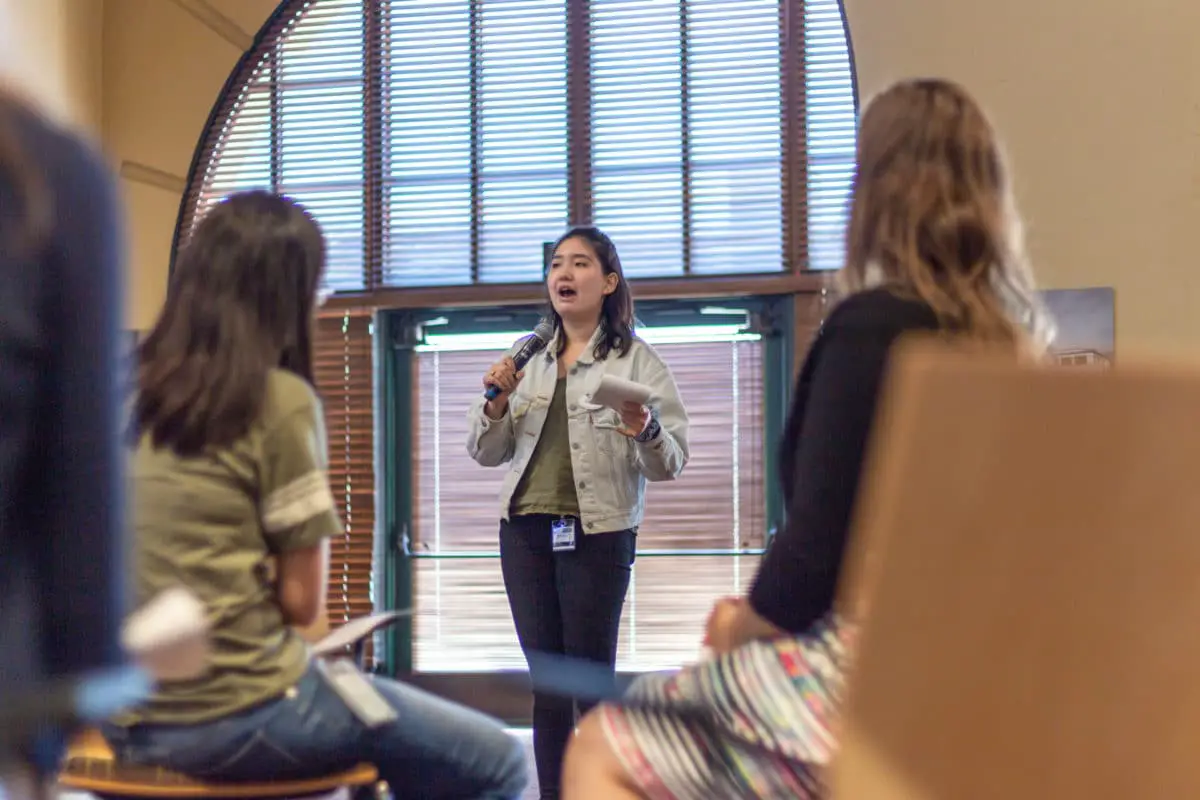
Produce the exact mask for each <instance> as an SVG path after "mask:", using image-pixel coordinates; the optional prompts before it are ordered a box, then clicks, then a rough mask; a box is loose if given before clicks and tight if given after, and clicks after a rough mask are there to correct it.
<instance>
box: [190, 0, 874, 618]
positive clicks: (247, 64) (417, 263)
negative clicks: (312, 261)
mask: <svg viewBox="0 0 1200 800" xmlns="http://www.w3.org/2000/svg"><path fill="white" fill-rule="evenodd" d="M854 125H855V96H854V86H853V77H852V71H851V65H850V58H849V48H848V44H847V38H846V33H845V27H844V22H843V15H842V11H841V7H840V2H839V0H675V1H674V2H670V1H669V0H286V1H285V2H283V3H281V5H280V8H279V9H278V10H277V11H276V13H275V14H274V15H273V16H272V18H271V19H270V21H268V23H267V24H266V25H265V26H264V28H263V30H262V31H261V32H260V33H259V35H258V36H257V38H256V40H255V43H254V46H253V47H252V48H251V50H250V51H248V52H247V53H246V55H245V56H244V58H243V59H242V61H241V62H240V63H239V65H238V67H237V69H236V70H235V71H234V73H233V74H232V75H231V76H230V79H229V81H228V83H227V85H226V87H225V90H224V92H223V94H222V96H221V98H220V99H219V100H218V103H217V105H216V106H215V107H214V109H213V113H212V116H211V118H210V120H209V124H208V126H207V128H206V131H205V134H204V136H203V138H202V140H201V142H200V144H199V147H198V149H197V153H196V158H195V161H194V164H193V169H192V173H191V175H190V178H189V183H188V189H187V192H186V194H185V197H184V200H183V204H182V208H181V213H180V219H179V225H178V229H177V231H176V241H177V242H178V241H179V240H180V238H181V237H184V236H186V235H187V233H188V231H189V230H190V229H191V226H192V224H193V223H194V221H195V220H196V219H197V218H198V216H199V215H200V214H202V213H203V212H204V210H205V209H206V208H208V207H209V206H210V205H211V204H212V203H214V202H216V201H218V200H220V199H221V198H222V197H224V196H226V195H228V194H229V193H231V192H234V191H237V190H240V189H247V188H259V187H267V188H270V189H272V190H275V191H278V192H282V193H286V194H288V195H291V196H293V197H295V198H296V199H297V200H299V201H301V202H302V203H304V204H305V205H306V206H307V207H308V208H309V209H310V210H311V211H312V212H313V213H314V214H315V215H316V217H317V218H318V219H319V220H320V222H321V224H322V226H323V228H324V230H325V233H326V235H327V237H328V239H329V245H330V252H329V265H328V271H327V275H326V283H327V286H328V288H329V289H331V290H333V291H334V292H337V293H340V294H341V295H343V297H342V298H340V299H337V300H335V305H336V307H337V308H338V309H339V310H338V311H337V312H336V313H333V314H329V315H327V316H326V317H324V318H323V319H322V320H321V323H320V326H319V331H318V339H319V342H318V351H319V352H318V365H317V366H318V377H319V382H320V384H321V387H320V388H321V390H322V394H323V395H324V397H325V403H326V414H327V417H328V424H329V428H330V441H331V475H332V476H333V480H334V483H335V484H336V485H337V487H338V490H339V498H340V503H341V506H342V509H341V510H342V513H343V517H344V518H345V520H346V523H347V533H346V537H345V540H344V541H343V542H341V543H340V546H335V549H334V570H333V575H332V577H331V587H330V588H331V595H330V596H331V606H332V608H331V610H332V611H333V616H334V618H335V622H336V621H337V620H338V619H339V618H344V617H346V616H348V615H351V614H354V613H359V612H362V611H365V610H368V609H369V607H370V602H371V601H370V588H369V587H370V575H371V561H372V550H373V549H376V548H378V546H379V545H378V543H376V542H375V537H374V534H375V533H376V530H375V529H376V527H377V526H376V518H375V505H376V498H375V484H376V480H377V478H376V474H375V464H376V463H377V462H380V463H382V462H384V461H386V460H387V459H384V458H382V457H379V456H377V454H376V450H375V443H376V433H375V424H374V423H375V421H376V418H377V417H378V416H379V415H380V414H382V413H383V410H382V409H376V405H375V397H376V396H377V395H379V396H383V395H384V394H386V392H387V391H389V389H388V387H386V386H385V387H382V388H381V387H380V386H379V385H378V382H377V381H376V380H375V374H376V372H377V370H378V369H379V366H380V365H379V364H377V363H373V359H372V353H373V352H374V350H373V348H374V347H375V345H374V344H372V335H373V331H374V326H373V323H372V320H373V314H374V312H375V311H376V310H377V309H378V308H379V307H380V306H381V305H383V306H386V305H387V303H386V302H385V301H381V300H379V299H378V298H381V297H384V296H385V295H387V294H388V292H392V294H391V296H393V297H394V296H395V294H394V292H395V290H397V289H418V288H423V289H428V288H429V287H458V288H459V289H460V290H463V291H469V290H470V287H478V289H479V294H478V295H476V296H474V299H473V302H474V303H479V302H486V301H487V300H488V299H489V297H499V296H501V295H500V294H496V292H497V289H496V288H495V287H497V286H499V285H510V284H522V283H536V282H540V281H541V279H542V268H543V254H542V247H543V243H544V242H547V241H550V240H553V239H555V238H557V236H558V235H560V234H561V233H562V231H563V230H564V229H565V228H566V226H567V225H568V224H570V223H574V222H594V223H595V224H597V225H599V226H601V227H603V228H604V229H606V230H607V231H608V232H609V233H610V234H611V235H612V236H613V238H614V239H615V240H616V242H617V244H618V247H619V248H620V250H621V254H622V261H623V264H624V266H625V269H626V271H627V273H628V275H629V276H630V277H631V278H634V279H657V280H658V281H659V283H658V284H656V285H657V286H658V288H659V294H660V295H661V294H662V291H661V287H662V283H661V282H662V281H663V280H671V279H674V280H678V281H679V282H681V285H682V283H683V282H687V281H690V280H693V279H701V278H714V277H720V276H742V277H744V278H745V279H746V280H747V281H749V282H750V283H747V284H745V285H746V286H752V282H753V281H754V280H757V279H762V280H764V281H770V280H778V279H780V278H782V277H784V276H788V275H792V274H794V273H798V272H802V271H809V270H828V269H831V268H835V267H837V266H839V265H840V252H841V236H842V230H843V227H844V216H845V214H844V206H845V201H846V197H847V193H848V189H849V185H850V180H851V174H852V169H853V159H854ZM457 296H459V297H461V296H462V295H461V294H460V295H457ZM351 305H354V306H356V309H355V310H347V309H349V308H350V306H351ZM707 310H711V309H707ZM468 316H469V315H468ZM669 316H670V314H669V313H668V314H666V316H664V319H665V318H667V317H669ZM452 319H453V320H460V318H459V317H453V316H452ZM808 322H810V320H807V319H805V320H797V324H798V325H800V326H803V325H804V324H808ZM455 324H458V322H456V323H455ZM452 327H453V326H452ZM501 330H508V329H507V328H501ZM393 334H394V332H393V333H392V334H389V335H393ZM722 335H724V334H722ZM731 335H732V334H731ZM738 336H740V334H737V335H734V338H733V339H732V340H728V341H726V340H722V341H721V343H720V347H722V348H723V350H722V351H721V352H722V353H723V355H722V356H721V357H722V358H725V359H730V358H733V359H734V362H735V363H737V359H738V358H741V359H743V361H744V363H742V364H741V366H740V367H738V371H737V372H736V373H731V375H733V377H732V378H728V379H725V378H722V379H721V380H719V381H718V383H721V381H724V383H722V384H721V386H720V387H719V389H720V391H717V388H718V387H716V385H715V384H714V390H713V391H714V394H713V397H714V398H716V397H725V396H731V395H730V393H733V395H736V396H738V397H741V398H742V401H743V402H744V403H746V404H747V405H746V409H747V410H746V411H745V414H747V415H748V416H746V417H745V419H746V420H751V421H752V425H753V426H757V427H755V429H754V431H753V435H754V436H757V437H758V439H757V440H755V441H756V443H755V444H754V446H753V447H752V448H751V451H749V452H752V454H753V460H755V461H756V462H761V461H762V458H763V453H764V451H763V449H762V446H761V445H762V437H763V435H764V434H763V425H764V423H763V422H762V416H763V415H762V414H761V413H759V411H758V410H757V409H758V406H759V405H761V402H760V400H759V399H758V398H759V397H760V395H757V394H755V395H751V394H747V393H746V392H749V391H750V390H751V389H753V390H754V391H761V386H760V384H761V383H762V382H761V381H759V380H758V379H757V378H754V376H756V375H758V374H759V372H760V371H762V370H763V367H762V359H763V358H765V357H766V356H764V355H762V354H763V353H765V352H767V350H769V349H770V348H769V347H767V346H766V345H765V344H764V345H762V346H760V344H758V343H757V342H758V340H757V339H754V340H753V341H742V340H741V339H739V338H738ZM718 338H719V337H718ZM751 338H753V337H751ZM714 346H716V345H714ZM676 347H677V349H679V352H680V353H689V354H690V355H689V356H688V357H689V358H694V359H695V363H696V364H698V365H703V364H705V363H706V359H709V355H708V353H707V351H703V350H702V348H701V349H695V348H692V349H691V350H689V349H688V348H689V347H691V345H683V344H678V345H676ZM695 347H701V345H699V344H698V345H696V346H695ZM693 350H694V352H693ZM422 352H424V353H426V354H427V355H425V356H424V358H425V360H426V361H429V362H430V363H434V362H436V363H437V364H438V365H439V368H440V369H448V368H449V366H450V365H453V364H457V363H458V362H457V361H455V359H456V358H458V357H457V356H453V354H452V352H451V351H447V352H450V353H451V354H450V355H438V353H439V352H440V351H438V350H437V349H436V348H434V349H433V350H427V351H422ZM731 354H732V355H731ZM738 354H741V355H738ZM747 354H752V357H751V356H750V355H747ZM679 357H680V358H682V356H679ZM472 358H477V357H475V356H473V357H471V358H467V357H462V358H459V360H461V361H463V363H464V364H467V363H470V364H472V366H470V369H472V370H473V369H475V366H474V362H473V361H472V360H471V359H472ZM747 359H749V360H747ZM422 363H423V362H422ZM776 371H778V370H776ZM447 374H448V373H447ZM705 374H708V373H705ZM464 375H465V373H464ZM748 376H749V377H748ZM425 377H426V376H422V380H424V379H425ZM445 379H446V380H449V378H445ZM752 379H753V380H752ZM454 380H458V376H455V377H454ZM471 380H474V379H473V378H472V379H471ZM785 380H786V379H785ZM747 381H750V382H749V383H747ZM751 384H754V386H751ZM739 386H744V387H746V388H745V390H743V389H739V388H738V387H739ZM755 387H757V388H755ZM692 391H699V390H698V389H695V388H693V389H692ZM722 393H723V394H722ZM750 397H753V398H755V399H753V400H752V401H751V400H747V399H746V398H750ZM698 402H699V401H698ZM714 402H717V401H716V400H714ZM762 402H765V401H762ZM386 403H387V404H391V405H394V404H395V403H394V401H393V400H386ZM697 411H698V412H699V413H700V416H701V417H702V418H705V417H704V415H705V414H706V413H708V412H709V411H710V410H708V409H697ZM712 413H713V416H712V418H713V419H714V420H719V419H720V418H721V415H720V414H719V413H718V411H717V410H713V411H712ZM739 413H741V412H739ZM746 424H751V423H750V422H747V423H746ZM719 427H720V426H719V425H717V426H715V427H714V429H716V428H719ZM747 435H749V434H747ZM417 439H419V436H417ZM418 444H419V442H418ZM768 444H769V445H770V444H771V443H768ZM427 456H428V453H422V454H421V456H420V457H421V458H425V457H427ZM414 458H415V456H414ZM714 469H715V467H714ZM714 474H715V473H711V471H710V474H709V475H708V478H709V479H712V480H718V478H719V479H720V480H724V478H723V477H721V476H717V477H713V476H714ZM756 476H757V477H756ZM738 480H740V481H741V484H738V483H737V481H738ZM387 482H394V476H390V475H389V476H387ZM726 482H727V483H728V481H726ZM414 485H415V486H418V488H419V481H417V482H416V484H414ZM731 485H732V486H733V487H734V488H733V489H731V491H733V492H734V495H735V496H738V497H740V495H738V492H740V491H742V489H739V488H737V487H738V486H744V487H750V488H747V489H746V491H750V490H751V489H752V490H753V491H754V492H757V493H759V494H761V493H762V491H763V489H762V480H761V475H759V474H758V473H755V474H754V475H751V474H750V473H747V472H743V473H742V475H741V478H740V479H739V478H737V477H736V475H735V477H734V478H733V484H731ZM680 497H681V499H680V502H686V500H685V499H684V498H682V496H680ZM424 500H425V501H427V500H428V498H427V497H426V498H424ZM738 502H749V500H745V499H744V498H743V499H742V500H739V501H738ZM752 512H753V513H751V511H747V512H745V513H747V514H750V517H747V519H750V518H753V519H754V520H756V522H755V523H754V524H755V525H757V526H758V527H760V528H762V527H764V526H765V525H766V524H768V522H769V521H768V522H763V520H766V516H767V515H766V513H765V512H763V511H762V510H761V509H752ZM735 516H736V515H735ZM389 536H390V538H389V539H388V541H387V542H386V544H387V545H388V546H389V547H391V548H392V549H395V548H400V547H403V545H404V544H405V541H404V536H403V535H402V534H396V533H395V532H389ZM377 552H378V550H377Z"/></svg>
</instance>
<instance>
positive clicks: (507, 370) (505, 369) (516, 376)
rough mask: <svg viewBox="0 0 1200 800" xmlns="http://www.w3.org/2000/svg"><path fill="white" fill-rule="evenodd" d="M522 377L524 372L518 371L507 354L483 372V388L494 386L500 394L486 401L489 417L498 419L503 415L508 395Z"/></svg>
mask: <svg viewBox="0 0 1200 800" xmlns="http://www.w3.org/2000/svg"><path fill="white" fill-rule="evenodd" d="M523 377H525V373H524V372H518V371H517V365H516V364H515V363H514V362H513V360H512V358H511V357H508V356H506V357H505V358H502V359H501V360H499V361H497V362H496V363H495V364H493V365H492V366H491V367H490V368H489V369H488V371H487V372H486V373H484V376H483V385H484V388H487V387H490V386H495V387H496V388H497V389H499V390H500V394H499V395H497V396H496V398H495V399H493V400H489V401H488V403H487V411H488V416H489V417H491V418H492V419H499V418H500V417H501V416H503V414H504V410H505V409H506V408H507V407H508V398H509V395H511V394H512V393H513V390H514V389H516V388H517V384H518V383H520V382H521V378H523Z"/></svg>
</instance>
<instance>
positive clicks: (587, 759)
mask: <svg viewBox="0 0 1200 800" xmlns="http://www.w3.org/2000/svg"><path fill="white" fill-rule="evenodd" d="M562 789H563V800H588V798H605V800H623V799H624V798H638V797H641V793H640V792H638V791H636V790H635V788H634V786H633V784H632V782H631V781H630V779H629V775H628V774H627V773H626V771H625V767H624V766H623V765H622V764H621V761H620V759H618V758H617V754H616V753H615V752H614V751H613V749H612V745H611V744H609V741H608V737H607V736H606V735H605V734H604V726H603V725H602V724H601V722H600V717H599V715H598V714H597V712H596V711H592V712H591V713H589V714H588V715H587V716H586V717H584V718H583V720H582V721H581V722H580V723H579V727H578V729H577V730H576V732H575V735H574V736H573V737H571V742H570V744H568V745H567V755H566V759H565V761H564V763H563V787H562Z"/></svg>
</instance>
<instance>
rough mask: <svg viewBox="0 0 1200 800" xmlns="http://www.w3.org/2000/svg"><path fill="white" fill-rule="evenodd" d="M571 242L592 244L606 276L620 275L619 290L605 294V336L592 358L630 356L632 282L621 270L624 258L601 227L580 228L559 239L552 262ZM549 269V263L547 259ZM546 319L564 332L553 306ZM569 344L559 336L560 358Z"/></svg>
mask: <svg viewBox="0 0 1200 800" xmlns="http://www.w3.org/2000/svg"><path fill="white" fill-rule="evenodd" d="M568 239H583V240H584V241H585V242H587V243H588V244H590V245H591V246H592V249H593V250H595V251H596V258H598V259H599V260H600V268H601V269H602V270H603V271H604V274H605V275H616V276H617V288H616V289H614V290H613V292H612V293H611V294H608V295H605V297H604V305H603V306H601V308H600V328H601V330H602V331H603V333H602V334H601V337H600V341H598V342H596V347H595V349H594V350H593V352H592V355H593V356H595V357H596V359H598V360H602V359H604V358H606V357H607V356H608V354H609V353H611V352H614V351H615V352H616V353H617V357H618V358H620V357H622V356H624V355H626V354H628V353H629V348H631V347H632V346H633V294H632V293H631V292H630V291H629V283H628V282H627V281H626V280H625V273H624V271H622V269H621V257H620V256H619V255H617V246H616V245H615V244H613V242H612V239H610V238H608V235H607V234H605V233H604V232H603V231H601V230H600V229H599V228H595V227H592V226H590V225H580V226H576V227H573V228H571V229H570V230H569V231H567V232H566V233H564V234H563V235H562V236H560V237H558V241H556V242H555V243H554V248H553V249H552V250H551V251H550V252H551V259H552V258H553V254H554V253H555V252H557V251H558V247H559V245H561V244H562V243H563V242H565V241H567V240H568ZM546 269H547V270H549V269H550V260H547V263H546ZM547 316H548V317H549V318H550V319H552V320H553V321H554V329H555V330H558V331H561V330H562V318H561V317H560V316H559V315H558V312H557V311H555V310H554V305H553V304H551V305H550V309H549V311H548V312H547ZM566 345H567V342H566V337H564V336H560V337H559V338H558V354H559V355H562V351H563V348H565V347H566Z"/></svg>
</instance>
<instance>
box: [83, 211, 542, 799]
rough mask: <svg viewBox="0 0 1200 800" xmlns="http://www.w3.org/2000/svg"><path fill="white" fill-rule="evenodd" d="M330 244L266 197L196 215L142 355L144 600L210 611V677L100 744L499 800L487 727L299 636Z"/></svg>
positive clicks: (306, 616)
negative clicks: (316, 341)
mask: <svg viewBox="0 0 1200 800" xmlns="http://www.w3.org/2000/svg"><path fill="white" fill-rule="evenodd" d="M325 252H326V251H325V240H324V237H323V235H322V232H321V230H320V228H319V226H318V224H317V222H316V221H315V220H314V219H313V218H312V216H311V215H310V214H309V213H308V212H307V211H305V210H304V209H303V208H302V207H301V206H300V205H298V204H297V203H295V202H293V201H292V200H289V199H287V198H284V197H280V196H277V195H273V194H269V193H267V192H263V191H251V192H243V193H239V194H235V195H232V196H230V197H228V198H226V199H225V200H223V201H222V202H220V203H218V204H217V205H216V206H214V207H213V208H212V209H211V210H210V211H208V212H207V213H206V214H205V215H204V217H203V218H202V219H201V220H200V222H199V224H198V225H197V226H196V228H195V230H194V232H193V233H192V234H191V236H190V237H189V239H188V240H187V241H186V243H185V244H184V246H183V248H182V249H181V250H180V252H179V256H178V259H177V261H176V264H175V269H174V272H173V274H172V276H171V282H170V285H169V287H168V290H167V298H166V303H165V305H164V307H163V309H162V312H161V314H160V315H159V317H158V320H157V321H156V322H155V324H154V327H153V328H152V329H151V330H150V332H149V334H148V335H147V336H146V337H145V338H144V340H143V341H142V343H141V345H140V346H139V348H138V353H137V359H136V360H137V366H136V370H137V395H136V399H135V401H134V409H133V425H132V427H133V431H132V432H133V437H134V439H135V443H136V444H135V447H136V452H135V455H134V460H133V466H132V470H133V476H132V477H133V487H134V491H133V495H132V498H133V522H134V526H133V527H134V542H135V546H134V551H133V558H134V562H133V563H134V577H135V586H136V594H137V600H138V601H139V602H142V601H145V600H146V599H147V598H149V597H152V596H154V595H156V594H157V593H159V592H160V591H162V590H163V589H164V588H165V587H168V586H170V585H174V584H176V583H179V584H182V585H184V586H186V587H188V588H189V589H191V590H192V591H193V592H194V593H195V594H196V595H197V596H198V597H199V598H200V600H201V601H202V602H203V603H204V605H205V607H206V609H207V612H208V616H209V623H210V627H211V650H212V655H211V657H210V659H209V665H208V669H207V670H206V671H205V672H204V673H203V674H202V675H200V676H199V677H197V678H194V679H190V680H180V681H167V682H163V683H161V684H160V685H159V687H158V688H157V690H156V691H155V692H154V693H153V695H152V696H151V697H150V698H149V699H148V700H147V701H146V702H144V703H142V704H140V705H138V706H136V707H135V708H133V709H132V710H130V711H128V712H125V713H122V714H120V715H117V716H115V717H114V718H113V719H112V720H111V721H110V722H109V723H107V724H105V725H104V726H103V727H102V731H103V733H104V736H105V738H106V739H107V740H108V741H109V743H110V744H111V745H112V747H113V750H114V752H115V753H116V755H117V757H118V758H119V759H120V760H122V761H126V762H131V763H135V764H145V765H155V766H162V767H166V768H169V769H172V770H175V771H178V772H181V773H184V774H187V775H190V776H194V777H196V778H200V779H205V780H210V781H269V780H274V779H288V778H296V779H301V778H306V777H313V776H316V775H320V774H327V773H330V772H335V771H339V770H343V769H347V768H349V767H351V766H353V765H355V764H357V763H359V762H364V761H366V762H370V763H372V764H374V765H375V766H376V768H377V769H378V771H379V775H380V777H381V779H383V780H386V781H387V782H388V783H389V784H390V785H391V786H392V787H394V788H395V790H397V791H398V792H403V793H406V794H408V793H411V794H413V795H414V796H419V797H427V798H451V797H453V798H477V799H478V800H483V799H484V798H488V799H492V798H495V799H497V800H499V799H503V800H511V798H516V797H518V796H519V795H520V793H521V791H522V789H523V788H524V786H525V784H526V767H525V759H524V753H523V751H522V748H521V746H520V743H519V742H518V741H517V740H516V739H514V738H513V737H511V736H509V735H508V734H507V733H506V732H505V731H504V729H503V727H502V726H501V725H500V723H499V722H497V721H495V720H492V719H490V718H488V717H486V716H484V715H482V714H479V713H477V712H475V711H473V710H470V709H467V708H465V707H462V706H458V705H455V704H453V703H450V702H448V701H445V700H442V699H440V698H437V697H434V696H432V695H430V694H427V693H424V692H421V691H419V690H417V689H415V688H413V687H411V686H407V685H404V684H400V683H397V682H395V681H391V680H387V679H384V678H382V677H376V676H368V675H363V674H362V673H360V672H358V671H356V670H355V671H352V672H350V673H346V672H344V671H340V670H339V671H335V670H333V669H332V668H330V667H327V666H326V665H324V664H322V663H319V662H316V661H314V660H313V658H312V657H311V655H310V653H309V650H308V647H307V646H306V644H305V642H304V641H303V640H302V638H301V636H300V634H299V632H298V631H297V630H296V628H295V627H294V626H305V625H310V624H312V623H313V622H314V621H315V620H316V619H317V617H318V615H319V614H320V612H321V610H322V608H323V607H324V604H325V592H326V584H327V580H328V571H329V538H330V537H332V536H340V535H342V533H343V528H342V523H341V521H340V520H339V518H338V515H337V512H336V509H335V506H334V500H333V495H332V492H331V490H330V487H329V483H328V477H327V474H326V469H327V450H326V440H325V431H324V418H323V415H322V410H321V404H320V400H319V399H318V397H317V394H316V391H315V389H314V386H313V365H312V340H313V330H314V324H315V317H316V309H317V306H318V304H319V301H318V291H319V285H320V282H321V277H322V274H323V270H324V266H325Z"/></svg>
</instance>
